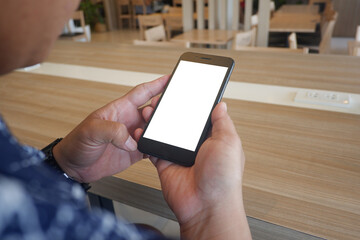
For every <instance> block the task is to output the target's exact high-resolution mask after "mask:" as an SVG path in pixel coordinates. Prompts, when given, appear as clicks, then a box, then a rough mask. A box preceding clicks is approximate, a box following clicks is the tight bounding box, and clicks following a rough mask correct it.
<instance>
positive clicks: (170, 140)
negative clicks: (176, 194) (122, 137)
mask: <svg viewBox="0 0 360 240" xmlns="http://www.w3.org/2000/svg"><path fill="white" fill-rule="evenodd" d="M233 68H234V60H233V59H231V58H228V57H222V56H213V55H207V54H201V53H192V52H187V53H184V54H183V55H181V57H180V59H179V61H178V63H177V64H176V67H175V69H174V71H173V72H172V75H171V78H170V80H169V82H168V83H167V86H166V88H165V90H164V92H163V94H162V95H161V98H160V100H159V102H158V104H157V106H156V108H155V110H154V112H153V114H152V116H151V119H150V121H149V122H148V124H147V126H146V127H145V129H144V132H143V134H142V136H141V138H140V140H139V142H138V149H139V151H140V152H142V153H145V154H149V155H151V156H155V157H158V158H160V159H164V160H168V161H171V162H174V163H177V164H180V165H183V166H192V165H193V164H194V162H195V158H196V154H197V152H198V150H199V148H200V146H201V144H202V143H203V142H204V141H205V139H206V137H207V133H208V130H209V128H210V127H211V113H212V110H213V109H214V107H215V106H216V104H217V103H219V101H220V100H221V98H222V96H223V93H224V91H225V87H226V85H227V83H228V81H229V78H230V75H231V72H232V70H233Z"/></svg>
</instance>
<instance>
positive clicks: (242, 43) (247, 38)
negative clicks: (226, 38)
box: [233, 27, 256, 50]
mask: <svg viewBox="0 0 360 240" xmlns="http://www.w3.org/2000/svg"><path fill="white" fill-rule="evenodd" d="M255 40H256V27H254V28H252V29H251V30H250V31H246V32H239V33H237V34H236V35H235V39H234V45H233V49H234V50H239V49H241V48H243V47H254V46H255Z"/></svg>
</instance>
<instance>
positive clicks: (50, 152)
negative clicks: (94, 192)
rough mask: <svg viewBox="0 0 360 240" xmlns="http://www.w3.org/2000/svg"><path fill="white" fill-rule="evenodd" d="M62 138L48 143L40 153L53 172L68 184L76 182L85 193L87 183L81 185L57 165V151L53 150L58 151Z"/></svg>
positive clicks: (87, 187)
mask: <svg viewBox="0 0 360 240" xmlns="http://www.w3.org/2000/svg"><path fill="white" fill-rule="evenodd" d="M61 140H62V138H58V139H56V140H55V141H54V142H52V143H50V144H49V145H48V146H46V147H45V148H43V149H42V152H43V153H44V154H45V159H44V162H45V163H46V164H47V165H48V166H49V167H50V168H52V169H53V170H55V171H56V172H57V173H58V174H60V175H62V176H63V177H64V178H65V179H66V180H68V181H70V182H77V183H81V186H82V187H83V189H84V190H85V191H87V190H88V189H89V188H90V186H89V184H87V183H83V182H80V181H78V180H77V179H75V178H74V177H72V174H71V173H69V172H68V171H66V170H65V169H64V168H63V167H62V166H61V165H60V164H59V161H58V159H59V154H57V152H58V151H56V150H55V149H58V146H59V145H60V143H61Z"/></svg>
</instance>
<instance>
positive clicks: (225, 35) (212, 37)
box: [170, 29, 236, 48]
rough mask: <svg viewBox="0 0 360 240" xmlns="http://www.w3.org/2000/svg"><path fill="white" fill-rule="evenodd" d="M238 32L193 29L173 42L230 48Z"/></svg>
mask: <svg viewBox="0 0 360 240" xmlns="http://www.w3.org/2000/svg"><path fill="white" fill-rule="evenodd" d="M235 33H236V31H230V30H219V29H217V30H210V29H204V30H199V29H192V30H190V31H187V32H184V33H183V34H180V35H177V36H176V37H174V38H172V39H171V40H170V41H172V42H185V43H187V44H189V45H190V44H210V45H215V46H223V47H225V48H227V47H228V44H229V43H230V42H231V41H232V40H233V38H234V35H235Z"/></svg>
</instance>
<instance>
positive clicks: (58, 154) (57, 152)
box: [52, 142, 84, 183]
mask: <svg viewBox="0 0 360 240" xmlns="http://www.w3.org/2000/svg"><path fill="white" fill-rule="evenodd" d="M61 145H62V143H61V142H59V143H58V144H56V145H55V146H54V147H53V149H52V153H53V156H54V158H55V159H56V162H57V164H58V165H59V167H60V168H61V169H62V171H63V172H64V174H66V176H68V177H69V178H70V179H72V180H74V181H76V182H79V183H84V181H83V180H82V178H81V177H80V176H79V174H78V173H77V172H76V171H73V170H72V169H71V168H69V167H67V164H66V157H64V156H63V151H62V150H61Z"/></svg>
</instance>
